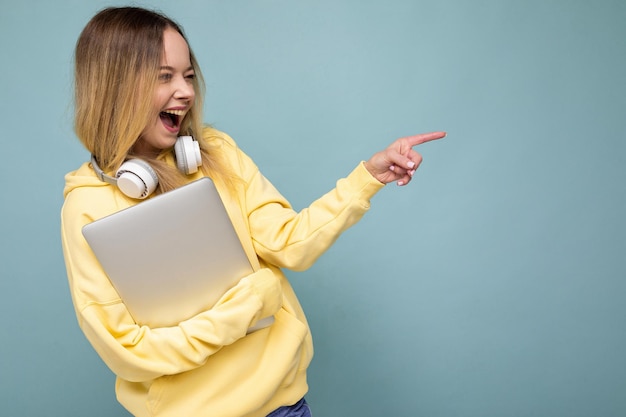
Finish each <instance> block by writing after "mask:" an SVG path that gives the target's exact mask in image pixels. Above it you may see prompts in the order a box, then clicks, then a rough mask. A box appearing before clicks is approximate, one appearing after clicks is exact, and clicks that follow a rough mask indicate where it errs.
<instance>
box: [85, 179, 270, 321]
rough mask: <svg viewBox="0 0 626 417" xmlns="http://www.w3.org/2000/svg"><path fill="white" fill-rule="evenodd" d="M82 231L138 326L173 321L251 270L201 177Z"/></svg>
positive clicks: (215, 195) (202, 306) (214, 194)
mask: <svg viewBox="0 0 626 417" xmlns="http://www.w3.org/2000/svg"><path fill="white" fill-rule="evenodd" d="M82 232H83V236H84V237H85V239H86V240H87V242H88V243H89V246H90V247H91V249H92V250H93V252H94V254H95V255H96V257H97V258H98V261H99V262H100V264H101V265H102V268H103V269H104V271H105V272H106V274H107V275H108V277H109V279H110V280H111V283H112V284H113V286H114V287H115V289H116V290H117V292H118V294H119V295H120V297H121V298H122V300H123V301H124V303H125V304H126V307H127V308H128V310H129V312H130V314H131V315H132V316H133V318H134V319H135V321H136V322H137V323H138V324H140V325H147V326H149V327H153V328H156V327H168V326H175V325H177V324H178V323H180V322H182V321H184V320H187V319H189V318H191V317H193V316H195V315H196V314H198V313H200V312H202V311H204V310H207V309H208V308H210V307H212V306H213V305H214V304H215V303H216V302H217V301H218V300H219V298H220V297H221V296H222V295H223V294H224V293H225V292H226V291H228V290H229V289H230V288H231V287H233V286H234V285H235V284H237V283H238V282H239V280H240V279H241V278H242V277H244V276H246V275H248V274H250V273H252V272H253V269H252V266H251V265H250V262H249V261H248V258H247V257H246V254H245V252H244V249H243V247H242V245H241V242H240V241H239V238H238V236H237V234H236V232H235V229H234V227H233V225H232V223H231V221H230V219H229V217H228V214H227V212H226V209H225V208H224V205H223V203H222V200H221V199H220V197H219V194H218V193H217V190H216V189H215V185H214V184H213V181H211V179H209V178H202V179H200V180H197V181H194V182H192V183H189V184H187V185H184V186H182V187H180V188H177V189H175V190H172V191H170V192H167V193H164V194H161V195H158V196H156V197H154V198H152V199H150V200H147V201H143V202H141V203H139V204H136V205H134V206H132V207H129V208H127V209H124V210H122V211H119V212H117V213H114V214H111V215H109V216H107V217H104V218H102V219H99V220H96V221H94V222H93V223H89V224H87V225H85V226H84V227H83V229H82ZM272 319H273V318H268V319H267V320H265V321H263V322H262V323H260V324H259V326H255V329H256V328H259V327H264V326H266V325H269V324H271V322H272V321H273V320H272Z"/></svg>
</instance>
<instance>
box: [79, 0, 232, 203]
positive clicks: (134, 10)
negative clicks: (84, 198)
mask: <svg viewBox="0 0 626 417" xmlns="http://www.w3.org/2000/svg"><path fill="white" fill-rule="evenodd" d="M168 28H172V29H174V30H176V31H177V32H178V33H180V34H181V36H182V37H183V39H185V41H187V39H186V37H185V35H184V33H183V30H182V28H181V27H180V26H179V25H178V24H176V23H175V22H174V21H173V20H171V19H170V18H168V17H166V16H164V15H162V14H160V13H157V12H154V11H151V10H147V9H143V8H138V7H120V8H107V9H104V10H102V11H100V12H99V13H97V14H96V15H95V16H94V17H93V18H92V19H91V20H90V21H89V23H88V24H87V25H86V26H85V28H84V29H83V31H82V33H81V35H80V36H79V38H78V41H77V43H76V52H75V92H74V94H75V120H74V129H75V132H76V135H77V136H78V138H79V139H80V141H81V142H82V143H83V145H84V146H85V147H86V148H87V150H88V151H89V152H91V153H92V154H93V155H94V156H95V157H96V159H97V161H98V164H99V165H100V167H101V168H102V169H103V170H104V171H105V172H115V171H116V170H117V168H119V166H120V165H121V164H122V163H123V162H124V160H125V159H127V158H128V157H129V156H132V148H133V145H134V144H135V142H136V141H137V139H138V138H139V137H140V135H141V133H142V132H143V131H144V129H145V128H146V126H148V125H149V123H151V122H152V120H154V104H153V95H154V91H155V89H156V87H157V82H158V73H159V66H160V62H161V56H162V54H163V32H164V31H165V30H166V29H168ZM187 44H189V42H187ZM189 54H190V61H191V65H192V67H193V69H194V72H195V78H194V80H193V87H194V90H195V91H196V97H195V102H194V105H193V106H192V107H191V109H190V111H189V112H188V113H187V114H186V116H185V118H184V119H183V120H182V122H181V128H180V134H181V135H192V136H195V137H196V139H197V140H198V142H199V143H200V148H201V152H202V159H203V165H202V169H203V171H204V172H205V173H206V174H207V175H210V176H212V177H214V179H222V180H225V181H226V182H227V183H232V178H233V174H232V172H231V171H230V170H229V169H228V168H227V167H226V165H225V163H224V162H223V160H222V158H221V156H220V155H221V154H220V152H219V149H217V148H215V147H212V146H211V145H210V144H209V142H208V141H206V140H204V138H202V130H203V123H202V104H203V96H204V90H205V87H204V81H203V78H202V74H201V72H200V68H199V66H198V62H197V60H196V58H195V56H194V54H193V52H192V51H191V47H190V48H189ZM169 152H171V149H168V150H165V151H164V152H163V153H162V154H161V155H160V156H158V157H155V158H154V159H148V160H147V162H148V163H149V164H150V165H151V166H152V168H153V169H154V170H155V171H156V173H157V175H158V177H159V187H158V188H157V192H165V191H167V190H170V189H172V188H176V187H177V186H180V185H182V184H184V183H185V182H187V180H186V177H185V176H184V174H182V173H180V172H179V171H178V170H177V169H176V168H175V167H172V166H170V165H169V164H167V163H165V161H164V160H163V156H164V155H165V154H167V153H169ZM142 158H143V159H146V157H142ZM216 177H219V178H216Z"/></svg>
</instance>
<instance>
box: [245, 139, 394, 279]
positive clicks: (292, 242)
mask: <svg viewBox="0 0 626 417" xmlns="http://www.w3.org/2000/svg"><path fill="white" fill-rule="evenodd" d="M238 152H239V163H240V164H241V166H243V167H244V168H243V172H244V178H245V183H246V191H245V194H246V195H245V201H246V210H247V216H248V222H249V227H250V234H251V236H252V240H253V243H254V247H255V250H256V253H257V254H258V256H259V257H260V258H262V259H264V260H265V261H266V262H268V263H270V264H273V265H277V266H279V267H281V268H288V269H292V270H304V269H307V268H309V267H310V266H311V265H312V264H313V263H314V262H315V261H316V260H317V259H318V258H319V257H320V256H321V255H322V254H323V253H324V252H325V251H326V250H327V249H328V248H329V247H330V246H331V245H332V244H333V243H334V242H335V241H336V240H337V238H338V237H339V235H340V234H341V233H342V232H344V231H345V230H346V229H348V228H349V227H350V226H352V225H353V224H355V223H356V222H357V221H359V220H360V219H361V217H362V216H363V215H364V214H365V212H366V211H367V210H368V209H369V208H370V199H371V198H372V197H373V196H374V195H375V194H376V193H377V192H378V191H379V190H380V189H382V188H383V187H384V184H382V183H380V182H379V181H378V180H376V179H375V178H374V177H373V176H372V175H371V174H370V173H369V172H368V171H367V169H366V168H365V165H364V164H363V163H362V162H361V163H360V164H359V165H358V166H357V167H356V168H355V169H354V170H353V171H352V172H351V173H350V174H349V175H348V176H347V177H345V178H342V179H340V180H338V181H337V183H336V187H335V188H334V189H333V190H331V191H330V192H328V193H327V194H325V195H323V196H322V197H321V198H319V199H317V200H316V201H314V202H313V203H312V204H311V205H310V206H309V207H307V208H305V209H303V210H301V211H300V212H296V211H294V210H293V208H292V207H291V205H290V204H289V202H288V201H287V200H286V199H285V198H284V197H283V196H282V195H281V194H280V193H279V192H278V190H276V188H275V187H274V186H273V185H272V184H271V183H270V182H269V181H268V180H267V179H266V178H265V177H264V176H263V175H262V174H261V173H260V171H259V169H258V168H257V167H256V165H255V164H254V162H253V161H252V160H251V159H250V158H249V157H248V156H247V155H245V154H244V153H243V152H242V151H240V150H239V151H238Z"/></svg>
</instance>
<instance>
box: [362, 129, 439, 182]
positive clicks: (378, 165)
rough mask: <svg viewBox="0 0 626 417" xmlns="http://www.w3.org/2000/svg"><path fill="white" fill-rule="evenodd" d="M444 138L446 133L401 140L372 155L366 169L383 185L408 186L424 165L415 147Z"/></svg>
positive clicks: (428, 134)
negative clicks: (394, 182)
mask: <svg viewBox="0 0 626 417" xmlns="http://www.w3.org/2000/svg"><path fill="white" fill-rule="evenodd" d="M444 136H446V132H430V133H422V134H421V135H415V136H407V137H405V138H400V139H398V140H396V141H395V142H393V143H392V144H391V145H389V147H387V149H385V150H383V151H380V152H377V153H375V154H374V155H372V157H371V158H370V159H369V160H368V161H367V162H365V168H367V170H368V171H369V172H370V174H372V176H373V177H374V178H376V179H377V180H378V181H380V182H382V183H383V184H388V183H390V182H393V181H397V183H398V185H406V184H408V183H409V181H411V178H412V177H413V174H414V173H415V170H416V169H417V168H418V167H419V166H420V164H421V163H422V156H421V155H420V154H419V153H417V152H416V151H415V150H413V147H414V146H417V145H421V144H422V143H425V142H430V141H431V140H436V139H441V138H443V137H444Z"/></svg>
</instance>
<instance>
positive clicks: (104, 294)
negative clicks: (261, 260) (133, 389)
mask: <svg viewBox="0 0 626 417" xmlns="http://www.w3.org/2000/svg"><path fill="white" fill-rule="evenodd" d="M74 197H76V198H77V199H78V198H79V196H73V195H72V194H70V195H68V197H67V198H66V202H65V204H64V207H63V210H62V216H61V222H62V225H61V229H62V230H61V233H62V244H63V252H64V256H65V263H66V268H67V273H68V278H69V285H70V291H71V295H72V300H73V302H74V308H75V310H76V315H77V318H78V322H79V325H80V327H81V329H82V331H83V332H84V334H85V336H86V337H87V339H88V340H89V341H90V343H91V344H92V346H93V347H94V349H95V350H96V351H97V352H98V354H99V355H100V357H101V358H102V359H103V360H104V362H105V363H106V364H107V365H108V366H109V368H110V369H111V370H112V371H113V372H114V373H115V374H116V375H118V376H119V377H121V378H123V379H125V380H128V381H145V380H149V379H153V378H156V377H159V376H162V375H171V374H177V373H180V372H185V371H188V370H191V369H194V368H197V367H198V366H201V365H202V364H204V363H205V362H206V360H207V359H208V357H209V356H211V355H212V354H214V353H216V352H217V351H219V350H220V349H221V348H222V347H223V346H226V345H229V344H232V343H234V342H235V341H237V340H238V339H240V338H242V337H244V336H245V335H246V332H247V330H248V328H249V327H251V326H253V325H254V324H255V323H256V322H257V321H258V320H259V319H262V318H264V317H268V316H271V315H273V314H274V313H276V312H277V311H278V310H279V309H280V307H281V304H282V291H281V288H280V279H279V277H278V275H277V274H276V273H275V272H274V271H273V270H272V269H267V268H264V269H261V270H259V271H257V272H255V273H253V274H251V275H249V276H247V277H245V278H243V279H242V280H241V281H240V282H239V284H238V285H236V286H235V287H234V288H232V289H231V290H229V291H228V292H227V293H226V294H225V295H224V296H223V297H222V298H221V299H220V300H219V301H218V302H217V304H216V305H215V306H214V307H213V308H211V309H210V310H207V311H205V312H202V313H200V314H198V315H197V316H195V317H193V318H190V319H189V320H187V321H184V322H181V323H179V325H178V326H173V327H167V328H149V327H147V326H140V325H138V324H137V323H135V321H134V320H133V318H132V317H131V315H130V313H129V312H128V310H127V308H126V306H125V305H124V303H123V302H122V300H121V299H120V298H119V295H118V294H117V292H116V291H115V289H114V288H113V286H112V285H111V283H110V281H109V279H108V278H107V276H106V274H105V273H104V271H103V270H102V268H101V267H100V264H99V263H98V261H97V259H96V258H95V256H94V254H93V252H92V251H91V249H90V248H89V245H88V244H87V242H86V241H85V239H84V238H83V236H82V233H81V229H82V226H83V225H84V224H86V223H88V222H90V221H91V220H93V219H91V218H89V216H87V215H85V214H84V213H82V212H80V211H78V210H77V209H76V207H78V206H79V205H78V204H77V203H78V201H74Z"/></svg>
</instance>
